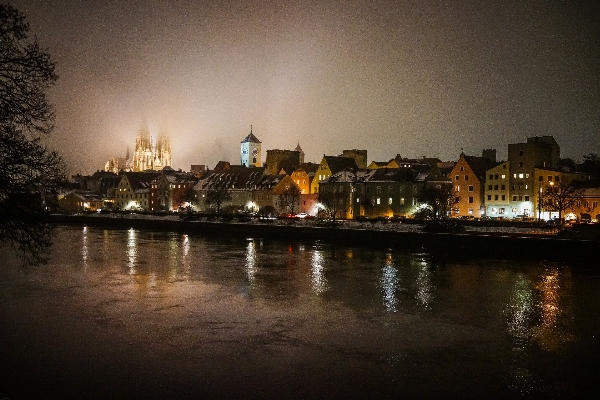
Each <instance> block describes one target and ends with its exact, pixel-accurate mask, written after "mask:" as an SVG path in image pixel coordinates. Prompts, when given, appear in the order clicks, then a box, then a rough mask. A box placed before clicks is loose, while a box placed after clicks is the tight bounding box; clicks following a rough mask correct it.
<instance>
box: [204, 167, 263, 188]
mask: <svg viewBox="0 0 600 400" xmlns="http://www.w3.org/2000/svg"><path fill="white" fill-rule="evenodd" d="M264 171H265V168H264V167H256V168H235V169H234V170H225V171H216V170H215V171H210V172H208V173H206V174H205V175H204V176H202V179H200V180H199V181H198V183H197V184H196V186H194V189H195V190H214V189H226V190H241V189H254V188H256V187H257V186H259V185H260V184H261V180H262V179H263V177H264V176H269V175H264Z"/></svg>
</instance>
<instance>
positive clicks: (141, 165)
mask: <svg viewBox="0 0 600 400" xmlns="http://www.w3.org/2000/svg"><path fill="white" fill-rule="evenodd" d="M170 166H171V139H169V136H167V134H165V133H164V132H163V131H161V132H160V133H159V135H158V139H157V141H156V143H155V144H153V143H152V137H151V136H150V131H149V130H148V127H147V126H142V128H141V129H140V131H139V132H138V135H137V137H136V138H135V150H134V151H133V162H132V164H131V169H132V171H134V172H139V171H146V170H153V171H159V170H162V169H163V168H164V167H170Z"/></svg>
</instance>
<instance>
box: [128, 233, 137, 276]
mask: <svg viewBox="0 0 600 400" xmlns="http://www.w3.org/2000/svg"><path fill="white" fill-rule="evenodd" d="M137 236H138V232H137V231H136V230H135V229H133V228H131V229H129V231H127V266H128V267H129V273H130V274H131V275H134V274H135V273H136V264H137V255H138V254H137V253H138V250H137Z"/></svg>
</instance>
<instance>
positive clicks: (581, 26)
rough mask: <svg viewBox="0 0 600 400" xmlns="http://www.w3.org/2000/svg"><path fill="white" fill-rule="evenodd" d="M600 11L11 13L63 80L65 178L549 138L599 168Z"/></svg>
mask: <svg viewBox="0 0 600 400" xmlns="http://www.w3.org/2000/svg"><path fill="white" fill-rule="evenodd" d="M599 3H600V2H598V1H590V2H581V1H527V0H518V1H482V0H473V1H471V0H463V1H429V2H427V1H424V0H418V1H364V0H363V1H290V0H285V1H267V0H261V1H184V0H180V1H177V0H174V1H123V0H121V1H111V0H99V1H89V0H86V1H81V0H62V1H35V0H12V1H11V4H13V5H14V6H16V7H17V8H18V9H19V10H20V11H22V12H24V13H25V15H26V17H27V19H28V21H29V22H30V24H31V32H32V33H33V34H35V35H37V38H38V41H39V42H40V44H41V45H42V46H43V47H45V48H47V49H48V51H49V52H50V54H51V55H52V57H53V58H54V60H55V61H56V62H57V69H58V73H59V75H60V80H59V82H58V83H57V85H56V86H55V87H54V88H53V89H52V91H51V93H50V97H51V101H52V102H53V104H54V105H55V111H56V115H57V119H56V129H55V132H54V134H53V138H52V141H51V143H52V145H53V146H55V147H57V148H59V149H60V151H61V152H62V154H63V155H64V157H65V159H66V160H67V161H68V165H69V167H70V169H71V171H70V172H72V173H84V174H88V173H92V172H94V171H96V170H97V169H102V168H103V167H104V164H105V162H106V161H107V160H108V158H109V157H111V156H120V157H123V156H125V152H126V149H127V146H129V147H130V149H131V151H132V150H133V146H134V142H135V137H136V135H137V132H138V130H139V129H140V126H141V125H142V123H143V122H144V121H147V123H148V125H149V128H150V131H151V134H152V135H153V137H154V138H156V136H157V135H158V132H159V131H160V130H161V129H162V130H164V131H166V132H168V133H169V134H170V136H171V140H172V145H173V167H174V168H182V169H184V170H189V168H190V164H207V165H208V166H209V167H210V168H212V167H214V165H215V164H216V163H217V161H219V160H228V161H230V162H232V163H236V164H237V163H239V162H240V161H239V148H240V141H241V140H242V139H243V138H244V137H245V136H246V135H247V134H248V133H249V132H250V125H253V131H254V134H255V135H256V136H257V137H258V138H259V139H260V140H261V141H262V149H263V160H264V151H265V150H267V149H290V150H291V149H293V148H294V147H295V146H296V144H297V143H298V142H299V143H300V145H301V146H302V148H303V149H304V151H305V153H306V160H307V161H314V162H319V161H320V160H321V157H322V155H323V154H328V155H337V154H340V153H341V152H342V150H343V149H352V148H359V149H367V150H368V152H369V155H368V158H369V162H370V161H372V160H376V161H387V160H389V159H390V158H393V157H395V156H396V154H398V153H399V154H401V155H402V156H403V157H411V158H416V157H421V156H428V157H439V158H440V159H442V160H445V161H447V160H456V159H458V156H459V154H460V152H461V149H464V151H465V153H467V154H471V155H480V154H481V150H482V149H484V148H496V149H497V150H498V157H499V158H506V148H507V144H508V143H517V142H523V141H525V139H526V138H527V137H528V136H535V135H553V136H554V137H555V138H556V140H557V142H558V144H559V145H560V146H561V155H562V156H563V157H571V158H573V159H575V160H581V159H582V157H583V155H585V154H588V153H590V152H595V153H600V132H599V127H600V68H599V60H600V29H599V26H600V6H599Z"/></svg>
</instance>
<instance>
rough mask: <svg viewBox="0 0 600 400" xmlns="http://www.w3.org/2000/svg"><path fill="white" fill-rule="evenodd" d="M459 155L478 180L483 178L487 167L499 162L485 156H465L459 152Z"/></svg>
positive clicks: (496, 164)
mask: <svg viewBox="0 0 600 400" xmlns="http://www.w3.org/2000/svg"><path fill="white" fill-rule="evenodd" d="M461 157H464V159H465V162H466V163H467V164H468V165H469V168H471V170H473V173H474V174H475V175H477V178H479V180H480V181H484V180H485V173H486V171H487V170H488V169H491V168H494V167H495V166H498V165H500V164H501V163H499V162H493V161H491V160H490V159H489V158H487V157H476V156H466V155H464V154H461Z"/></svg>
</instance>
